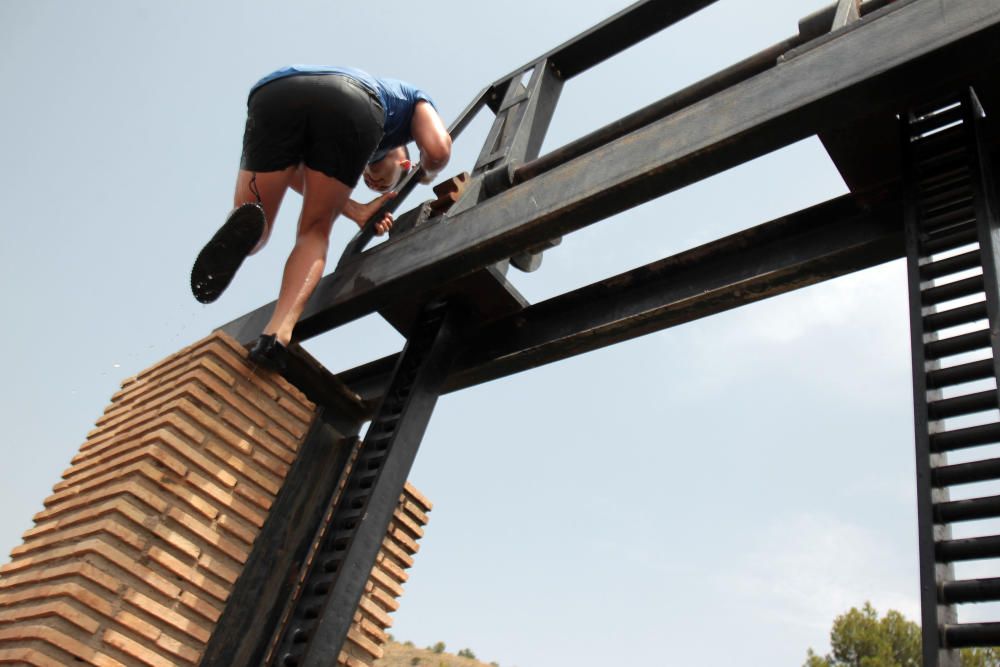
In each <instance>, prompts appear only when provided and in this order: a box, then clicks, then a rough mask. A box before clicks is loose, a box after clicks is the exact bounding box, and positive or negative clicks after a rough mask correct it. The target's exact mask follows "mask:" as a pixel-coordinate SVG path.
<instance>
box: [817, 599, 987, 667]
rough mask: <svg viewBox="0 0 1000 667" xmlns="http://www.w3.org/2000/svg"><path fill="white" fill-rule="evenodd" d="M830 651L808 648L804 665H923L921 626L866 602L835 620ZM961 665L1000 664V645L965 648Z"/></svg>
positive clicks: (972, 666)
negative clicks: (822, 653) (821, 652)
mask: <svg viewBox="0 0 1000 667" xmlns="http://www.w3.org/2000/svg"><path fill="white" fill-rule="evenodd" d="M830 647H831V649H832V651H831V653H829V654H828V655H826V656H823V657H820V656H818V655H816V653H815V652H813V650H812V649H809V650H808V652H807V653H806V662H805V664H804V665H803V667H921V664H922V662H923V660H922V656H921V646H920V626H919V625H917V624H916V623H914V622H913V621H911V620H908V619H907V618H906V617H905V616H903V615H902V614H901V613H899V612H898V611H894V610H892V609H890V610H889V611H888V612H887V613H886V615H885V616H884V617H883V618H881V619H880V618H879V617H878V612H877V611H875V608H874V607H872V606H871V604H870V603H868V602H865V604H864V606H863V607H862V608H861V609H857V608H856V607H852V608H851V610H850V611H848V612H847V613H845V614H841V615H840V616H838V617H837V618H836V619H834V621H833V629H832V630H830ZM961 657H962V667H1000V647H997V648H967V649H962V651H961Z"/></svg>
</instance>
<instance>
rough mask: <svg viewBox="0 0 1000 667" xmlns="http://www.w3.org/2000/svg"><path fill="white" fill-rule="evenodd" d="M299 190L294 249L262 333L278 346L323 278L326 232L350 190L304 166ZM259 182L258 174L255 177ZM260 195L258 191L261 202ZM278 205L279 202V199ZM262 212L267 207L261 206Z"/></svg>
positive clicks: (284, 341) (289, 336)
mask: <svg viewBox="0 0 1000 667" xmlns="http://www.w3.org/2000/svg"><path fill="white" fill-rule="evenodd" d="M303 171H304V172H305V177H304V179H303V180H304V182H303V189H302V197H303V199H302V213H301V215H300V216H299V227H298V232H297V235H296V239H295V247H294V248H293V249H292V252H291V254H290V255H289V256H288V261H287V262H286V263H285V271H284V274H283V275H282V278H281V290H280V292H279V293H278V302H277V304H276V305H275V308H274V313H273V314H272V315H271V321H270V322H268V323H267V326H265V327H264V333H265V334H274V335H275V337H276V339H277V341H278V342H279V343H281V344H282V345H286V346H287V345H288V343H289V341H291V339H292V330H293V329H294V328H295V324H296V322H298V320H299V317H300V316H301V315H302V311H303V310H305V307H306V302H308V301H309V297H310V296H311V295H312V293H313V290H315V289H316V285H317V283H319V280H320V278H322V277H323V269H324V267H325V266H326V253H327V249H328V248H329V245H330V230H331V229H332V227H333V221H334V219H335V218H336V217H337V216H338V215H340V212H341V211H342V210H343V208H344V205H345V204H346V203H347V200H348V198H349V197H350V195H351V190H352V188H351V187H349V186H347V185H345V184H344V183H342V182H340V181H339V180H337V179H336V178H332V177H330V176H327V175H325V174H323V173H322V172H318V171H314V170H312V169H309V168H308V167H306V168H304V169H303ZM257 182H258V183H260V175H258V176H257ZM263 195H264V192H263V190H262V191H261V198H262V199H263ZM279 203H280V199H279ZM264 210H265V213H266V212H267V207H266V206H265V209H264Z"/></svg>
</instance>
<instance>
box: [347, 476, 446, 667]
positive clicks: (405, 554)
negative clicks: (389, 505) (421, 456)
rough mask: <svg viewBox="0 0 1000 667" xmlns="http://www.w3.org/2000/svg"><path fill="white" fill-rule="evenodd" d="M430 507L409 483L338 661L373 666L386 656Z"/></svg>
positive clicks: (350, 666) (360, 666)
mask: <svg viewBox="0 0 1000 667" xmlns="http://www.w3.org/2000/svg"><path fill="white" fill-rule="evenodd" d="M430 510H431V503H430V501H428V500H427V499H426V498H424V496H423V495H421V494H420V492H419V491H417V490H416V489H415V488H414V487H413V486H411V485H410V484H407V485H406V488H405V489H404V491H403V495H402V496H401V497H400V499H399V506H398V507H396V511H395V512H394V513H393V517H392V522H391V523H390V524H389V530H388V532H387V534H386V536H385V539H384V540H383V542H382V548H381V549H380V550H379V554H378V560H377V561H376V563H375V567H373V568H372V572H371V576H370V577H369V578H368V583H367V584H366V585H365V593H364V595H363V596H362V598H361V602H360V604H358V610H357V612H355V614H354V624H353V625H352V626H351V629H350V630H349V631H348V633H347V641H345V642H344V646H343V648H342V650H341V652H340V656H339V659H338V661H337V664H338V665H346V666H347V667H371V665H373V664H374V662H375V661H376V660H377V659H378V658H381V657H382V654H383V649H384V646H385V644H386V642H387V641H388V640H389V637H388V635H387V634H386V630H387V629H388V628H389V627H390V626H391V625H392V619H391V618H390V617H389V614H390V613H392V612H393V611H395V610H396V609H397V608H399V602H398V598H399V596H401V595H402V594H403V588H402V585H403V584H404V583H405V582H406V580H407V574H406V570H407V569H409V568H410V567H411V566H412V565H413V556H414V555H415V554H416V553H417V550H418V549H419V546H418V545H417V540H418V539H420V538H421V537H422V536H423V534H424V531H423V527H424V526H425V525H427V512H429V511H430Z"/></svg>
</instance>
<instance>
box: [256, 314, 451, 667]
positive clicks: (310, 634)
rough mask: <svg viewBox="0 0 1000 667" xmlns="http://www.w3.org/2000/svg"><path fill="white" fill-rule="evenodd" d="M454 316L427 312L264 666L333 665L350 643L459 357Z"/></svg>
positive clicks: (330, 515) (410, 342)
mask: <svg viewBox="0 0 1000 667" xmlns="http://www.w3.org/2000/svg"><path fill="white" fill-rule="evenodd" d="M453 320H454V316H453V314H452V313H451V312H449V309H448V307H447V305H446V304H444V303H436V304H433V305H430V306H427V307H425V309H424V311H423V312H422V314H421V316H420V318H419V319H418V321H417V324H416V325H415V327H414V331H413V333H412V334H411V336H410V337H409V339H408V341H407V344H406V347H405V349H404V350H403V353H402V355H400V358H399V361H398V363H397V364H396V368H395V370H394V372H393V379H392V383H391V386H390V388H389V391H388V392H387V393H386V395H385V397H384V398H383V399H382V403H381V405H380V407H379V409H378V411H377V413H376V415H375V418H374V419H373V420H372V422H371V425H370V426H369V429H368V432H367V434H366V435H365V438H364V441H363V443H362V445H361V448H360V450H359V451H358V454H357V458H356V460H355V461H354V463H353V464H352V467H351V470H350V472H349V473H348V476H347V479H346V483H345V485H344V491H343V493H342V494H340V495H339V497H338V498H337V500H336V502H335V505H334V506H333V507H331V508H330V510H329V513H328V518H327V519H326V520H325V521H324V522H323V526H322V527H321V529H320V534H319V535H318V537H317V539H316V541H315V544H314V547H313V550H312V553H311V554H310V556H309V558H308V559H307V560H306V563H305V565H304V575H303V577H302V579H301V585H300V587H299V590H298V591H297V594H296V595H295V598H294V599H293V600H292V602H291V605H290V608H289V611H288V613H286V614H285V617H284V619H283V622H282V623H281V624H280V625H279V627H278V628H277V630H276V632H275V633H274V635H273V639H272V643H271V647H272V648H271V650H270V651H269V654H268V657H267V659H266V664H269V665H275V666H276V667H319V666H321V665H322V666H325V665H330V664H334V663H335V662H336V660H337V656H338V655H339V653H340V650H341V646H342V645H343V643H344V640H345V638H346V637H347V633H348V630H349V629H350V627H351V624H352V622H353V619H354V614H355V611H356V609H357V607H358V603H359V601H360V600H361V596H362V594H363V592H364V587H365V584H366V582H367V581H368V577H369V573H370V572H371V570H372V567H373V565H374V564H375V560H376V558H377V556H378V552H379V549H380V547H381V546H382V542H383V540H384V538H385V535H386V529H387V527H388V525H389V522H390V520H391V518H392V513H393V510H394V508H395V506H396V504H397V503H398V500H399V497H400V495H401V494H402V493H403V486H404V485H405V483H406V478H407V475H408V474H409V471H410V468H411V466H412V465H413V460H414V458H415V457H416V453H417V449H418V448H419V446H420V441H421V439H422V437H423V434H424V431H425V430H426V428H427V424H428V422H429V421H430V417H431V413H432V412H433V410H434V405H435V403H436V402H437V398H438V395H439V393H440V390H441V385H442V383H443V382H444V379H445V377H446V376H447V373H448V368H449V366H450V364H451V359H452V358H453V356H454V353H455V346H456V344H455V340H454V337H453V328H454V326H455V325H454V322H453Z"/></svg>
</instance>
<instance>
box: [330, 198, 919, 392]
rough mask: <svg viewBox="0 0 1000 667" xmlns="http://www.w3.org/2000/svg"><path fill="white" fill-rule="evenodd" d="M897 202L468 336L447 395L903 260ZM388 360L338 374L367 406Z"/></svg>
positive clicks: (820, 213)
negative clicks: (463, 352)
mask: <svg viewBox="0 0 1000 667" xmlns="http://www.w3.org/2000/svg"><path fill="white" fill-rule="evenodd" d="M899 220H900V213H899V211H898V205H897V204H896V203H895V202H886V203H883V204H882V205H881V206H879V207H877V208H876V209H874V210H873V211H863V210H861V209H859V208H858V206H857V205H856V204H854V201H853V197H852V196H851V195H844V196H842V197H838V198H836V199H832V200H829V201H827V202H823V203H821V204H817V205H816V206H812V207H810V208H808V209H804V210H802V211H798V212H796V213H792V214H789V215H787V216H784V217H782V218H778V219H775V220H772V221H770V222H766V223H763V224H761V225H758V226H756V227H753V228H750V229H748V230H745V231H742V232H738V233H736V234H732V235H730V236H727V237H725V238H722V239H719V240H717V241H712V242H710V243H707V244H704V245H702V246H699V247H697V248H693V249H691V250H688V251H685V252H682V253H680V254H678V255H675V256H672V257H668V258H666V259H663V260H660V261H658V262H653V263H651V264H648V265H646V266H642V267H639V268H637V269H633V270H631V271H628V272H625V273H622V274H619V275H617V276H613V277H611V278H607V279H605V280H602V281H599V282H596V283H593V284H591V285H588V286H586V287H582V288H579V289H577V290H574V291H572V292H568V293H566V294H563V295H560V296H557V297H553V298H551V299H548V300H546V301H542V302H539V303H537V304H534V305H532V306H529V307H528V308H526V309H525V310H524V311H522V312H521V313H518V314H516V315H512V316H510V317H507V318H504V319H502V320H498V321H497V322H494V323H492V324H490V325H488V327H486V328H484V329H483V330H480V331H478V332H474V333H472V334H471V335H470V340H469V348H468V350H467V352H466V353H465V354H463V355H462V356H461V357H460V358H459V359H458V360H456V363H455V366H454V368H453V370H452V373H451V375H450V376H449V378H448V381H447V383H446V385H445V391H446V392H452V391H458V390H460V389H464V388H467V387H470V386H473V385H476V384H481V383H484V382H488V381H490V380H494V379H498V378H500V377H504V376H506V375H511V374H514V373H518V372H521V371H525V370H529V369H531V368H535V367H537V366H540V365H544V364H547V363H552V362H554V361H559V360H562V359H566V358H569V357H572V356H575V355H578V354H582V353H584V352H587V351H591V350H594V349H598V348H601V347H605V346H608V345H612V344H614V343H618V342H622V341H625V340H629V339H632V338H636V337H638V336H642V335H645V334H648V333H653V332H655V331H660V330H663V329H666V328H669V327H673V326H677V325H679V324H684V323H686V322H691V321H694V320H697V319H700V318H703V317H706V316H709V315H712V314H715V313H718V312H722V311H724V310H728V309H731V308H735V307H738V306H741V305H744V304H747V303H751V302H754V301H758V300H760V299H763V298H767V297H770V296H775V295H777V294H781V293H784V292H787V291H790V290H793V289H797V288H800V287H805V286H807V285H810V284H814V283H817V282H821V281H823V280H828V279H831V278H835V277H838V276H841V275H845V274H847V273H850V272H853V271H857V270H860V269H864V268H868V267H870V266H875V265H877V264H880V263H882V262H885V261H889V260H892V259H895V258H897V257H901V256H902V252H903V250H902V229H901V226H900V224H901V223H900V222H899ZM395 358H396V357H395V355H390V356H387V357H384V358H381V359H377V360H375V361H372V362H369V363H367V364H364V365H362V366H358V367H356V368H353V369H350V370H347V371H344V372H342V373H340V374H339V377H340V378H341V380H343V381H344V382H345V383H346V384H348V385H349V386H350V387H351V388H352V389H353V390H354V391H356V392H357V393H358V394H360V395H362V396H364V397H365V398H366V399H367V400H369V401H372V400H374V399H375V398H377V397H378V396H380V395H381V392H383V391H384V387H385V385H386V383H387V378H388V375H389V373H390V372H391V369H392V363H393V360H394V359H395Z"/></svg>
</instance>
